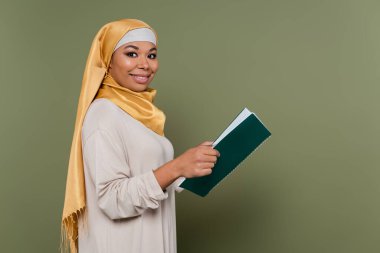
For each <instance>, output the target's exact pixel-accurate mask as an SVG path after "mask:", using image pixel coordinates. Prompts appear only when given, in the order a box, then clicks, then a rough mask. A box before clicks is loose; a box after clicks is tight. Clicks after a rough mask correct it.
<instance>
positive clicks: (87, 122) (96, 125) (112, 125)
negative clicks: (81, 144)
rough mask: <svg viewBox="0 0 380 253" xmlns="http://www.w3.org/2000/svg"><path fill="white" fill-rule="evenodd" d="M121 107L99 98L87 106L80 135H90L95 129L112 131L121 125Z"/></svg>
mask: <svg viewBox="0 0 380 253" xmlns="http://www.w3.org/2000/svg"><path fill="white" fill-rule="evenodd" d="M120 110H121V109H120V108H119V107H118V106H117V105H115V104H114V103H113V102H112V101H110V100H108V99H105V98H99V99H95V100H94V101H93V102H92V103H91V104H90V106H89V108H88V110H87V112H86V115H85V117H84V120H83V125H82V135H83V137H85V138H86V136H89V135H91V133H93V132H94V131H96V130H103V131H107V132H112V131H115V130H117V129H118V128H119V127H121V120H122V117H123V115H122V114H121V111H120Z"/></svg>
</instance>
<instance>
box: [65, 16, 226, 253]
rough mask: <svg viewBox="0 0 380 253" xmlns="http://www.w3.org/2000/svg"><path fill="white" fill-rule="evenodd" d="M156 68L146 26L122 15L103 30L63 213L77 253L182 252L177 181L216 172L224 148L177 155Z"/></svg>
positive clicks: (152, 37)
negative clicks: (160, 102) (159, 99)
mask: <svg viewBox="0 0 380 253" xmlns="http://www.w3.org/2000/svg"><path fill="white" fill-rule="evenodd" d="M157 70H158V58H157V36H156V33H155V31H154V30H153V29H152V28H151V27H150V26H149V25H147V24H146V23H144V22H142V21H140V20H136V19H123V20H119V21H115V22H111V23H108V24H106V25H104V26H103V27H102V28H101V29H100V31H99V32H98V33H97V35H96V37H95V39H94V41H93V43H92V46H91V49H90V53H89V56H88V59H87V63H86V68H85V71H84V76H83V81H82V90H81V95H80V97H79V103H78V111H77V118H76V123H75V130H74V137H73V142H72V147H71V153H70V161H69V168H68V176H67V185H66V195H65V204H64V210H63V218H62V226H63V227H62V229H63V236H64V238H63V239H64V241H66V242H69V244H70V249H71V252H78V251H79V253H106V252H110V253H119V252H120V253H121V252H128V253H148V252H154V253H161V252H162V253H164V252H165V253H172V252H176V250H177V249H176V227H175V199H174V190H176V188H177V187H176V185H177V182H178V180H177V179H179V178H181V177H186V178H191V177H200V176H205V175H208V174H210V173H211V172H212V168H213V167H214V164H215V162H216V159H217V157H218V156H219V153H218V151H216V150H214V149H213V148H212V146H211V144H212V143H211V142H204V143H202V144H200V145H198V146H196V147H194V148H191V149H189V150H187V151H186V152H185V153H183V154H182V155H180V156H178V157H177V158H175V159H173V148H172V145H171V143H170V141H169V140H168V139H167V138H166V137H165V136H164V131H163V130H164V122H165V115H164V113H163V112H162V111H160V110H159V109H158V108H157V107H156V106H155V105H154V104H153V99H154V97H155V94H156V90H155V89H152V88H150V87H149V84H150V83H151V82H152V80H153V78H154V76H155V74H156V72H157Z"/></svg>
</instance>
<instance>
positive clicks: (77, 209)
mask: <svg viewBox="0 0 380 253" xmlns="http://www.w3.org/2000/svg"><path fill="white" fill-rule="evenodd" d="M144 27H145V28H149V29H151V30H152V31H153V32H154V33H155V31H154V30H153V29H152V28H151V27H150V26H149V25H148V24H146V23H144V22H143V21H140V20H137V19H122V20H118V21H114V22H110V23H108V24H105V25H104V26H103V27H102V28H101V29H100V30H99V31H98V33H97V34H96V36H95V38H94V40H93V42H92V45H91V49H90V52H89V55H88V58H87V62H86V67H85V70H84V74H83V80H82V89H81V93H80V96H79V102H78V109H77V116H76V121H75V127H74V136H73V140H72V144H71V151H70V160H69V166H68V173H67V181H66V193H65V202H64V207H63V214H62V241H61V243H62V245H61V251H63V252H64V251H68V248H70V251H71V252H72V253H76V252H78V218H79V216H81V215H84V212H85V208H86V191H85V181H84V170H83V157H82V140H81V130H82V124H83V119H84V117H85V114H86V112H87V110H88V108H89V106H90V104H91V102H92V101H93V100H94V98H100V97H103V98H107V99H110V100H111V101H112V102H114V103H115V104H116V105H118V106H119V107H120V108H122V109H123V110H124V111H126V112H127V113H128V114H130V115H131V116H132V117H134V118H135V119H137V120H139V121H140V122H142V123H143V124H144V125H145V126H147V127H149V128H150V129H151V130H153V131H155V132H156V133H157V134H160V135H163V126H164V122H165V115H164V114H163V113H162V112H161V111H160V110H159V109H158V108H156V107H155V106H154V105H153V103H152V102H153V99H154V96H155V94H156V90H154V89H150V88H149V89H147V90H146V91H143V92H134V91H131V90H129V89H127V88H125V87H122V86H120V85H119V84H117V83H116V81H115V80H114V79H112V78H111V77H110V76H109V75H108V74H107V70H108V67H109V63H110V61H111V57H112V53H113V50H114V48H115V46H116V44H117V43H118V41H119V40H120V39H121V38H122V37H123V36H124V35H125V34H126V33H127V32H128V31H130V30H133V29H136V28H144ZM155 35H156V38H157V34H156V33H155ZM68 246H69V247H68Z"/></svg>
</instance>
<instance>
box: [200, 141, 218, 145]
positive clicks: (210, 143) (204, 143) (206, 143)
mask: <svg viewBox="0 0 380 253" xmlns="http://www.w3.org/2000/svg"><path fill="white" fill-rule="evenodd" d="M213 143H214V142H213V141H205V142H202V143H201V144H199V146H212V144H213Z"/></svg>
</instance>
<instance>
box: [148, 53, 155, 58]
mask: <svg viewBox="0 0 380 253" xmlns="http://www.w3.org/2000/svg"><path fill="white" fill-rule="evenodd" d="M148 58H149V59H156V58H157V54H150V55H148Z"/></svg>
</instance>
